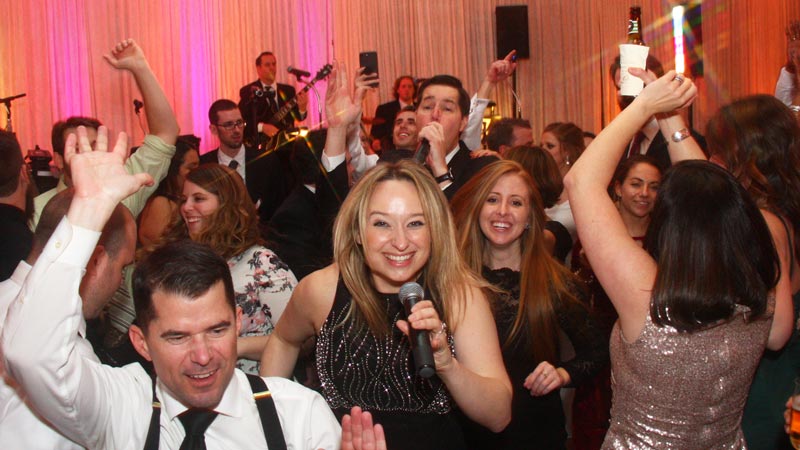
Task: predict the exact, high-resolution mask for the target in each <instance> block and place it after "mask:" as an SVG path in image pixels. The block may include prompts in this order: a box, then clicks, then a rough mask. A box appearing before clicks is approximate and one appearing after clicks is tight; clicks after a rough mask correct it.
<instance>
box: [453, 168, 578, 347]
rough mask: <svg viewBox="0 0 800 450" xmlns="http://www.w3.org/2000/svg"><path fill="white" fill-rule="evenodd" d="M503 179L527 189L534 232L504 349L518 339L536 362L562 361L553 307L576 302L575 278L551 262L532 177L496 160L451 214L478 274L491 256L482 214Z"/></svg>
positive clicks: (523, 240) (528, 237)
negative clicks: (511, 178) (511, 179)
mask: <svg viewBox="0 0 800 450" xmlns="http://www.w3.org/2000/svg"><path fill="white" fill-rule="evenodd" d="M504 176H518V177H520V178H522V180H523V181H524V182H525V184H526V185H527V186H528V193H529V200H530V201H529V203H530V216H529V217H528V223H529V224H530V227H529V228H527V229H525V230H524V231H523V232H522V235H521V236H520V249H521V261H522V263H521V265H520V273H521V276H520V299H519V300H520V301H519V309H518V310H517V315H516V319H515V320H514V325H513V327H512V328H511V332H510V333H509V335H508V338H507V339H506V341H505V342H504V343H503V346H509V345H511V343H512V342H513V341H515V340H516V339H517V338H518V337H525V336H523V333H529V335H528V336H527V337H528V339H523V340H522V341H523V342H527V343H529V345H530V347H531V348H530V351H531V352H532V354H533V357H534V358H535V360H536V361H554V360H556V359H557V358H558V323H557V320H556V314H555V306H554V304H555V302H556V301H558V300H560V301H562V302H567V301H577V300H576V298H575V296H574V294H573V293H572V291H571V288H575V287H576V286H577V283H576V282H575V280H574V278H573V275H572V273H570V272H569V271H568V270H567V269H566V268H565V267H564V266H563V265H561V264H560V263H559V262H558V261H556V260H555V259H553V257H552V256H551V255H550V252H549V251H548V250H547V247H546V245H545V241H544V222H545V215H544V210H543V208H542V200H541V198H540V196H539V192H538V191H537V190H536V187H535V185H534V184H533V180H532V179H531V177H530V175H528V172H527V171H526V170H525V169H524V168H523V167H522V166H521V165H520V164H518V163H516V162H514V161H508V160H505V161H497V162H494V163H492V164H490V165H488V166H486V167H484V168H483V170H481V171H480V172H478V174H477V175H475V176H474V177H472V179H471V180H470V181H469V182H467V184H465V185H464V186H462V187H461V189H460V190H459V191H458V193H457V194H456V196H455V197H454V198H453V201H452V207H453V214H454V216H455V220H456V226H457V227H458V245H459V248H460V249H461V252H462V254H463V255H464V259H465V260H466V262H467V265H469V266H470V267H471V268H472V269H473V270H476V271H480V270H481V267H482V266H483V264H484V255H485V252H486V251H487V245H486V237H485V236H484V234H483V231H481V226H480V220H479V217H480V214H481V209H482V208H483V205H484V204H485V203H486V199H487V198H488V197H489V194H490V193H491V192H492V189H493V188H494V186H495V185H496V184H497V182H498V181H499V180H500V178H502V177H504Z"/></svg>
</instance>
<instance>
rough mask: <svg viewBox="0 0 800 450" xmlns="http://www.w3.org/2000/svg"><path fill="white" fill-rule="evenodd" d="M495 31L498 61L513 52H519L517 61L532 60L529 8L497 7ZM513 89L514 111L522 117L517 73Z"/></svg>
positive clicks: (513, 79) (513, 81)
mask: <svg viewBox="0 0 800 450" xmlns="http://www.w3.org/2000/svg"><path fill="white" fill-rule="evenodd" d="M494 15H495V30H496V32H497V59H502V58H504V57H505V56H506V55H507V54H508V53H509V52H510V51H511V50H516V51H517V59H528V58H530V53H531V50H530V44H529V37H528V6H527V5H512V6H497V7H496V8H495V10H494ZM512 89H513V90H514V98H513V100H512V101H513V110H514V117H515V118H519V117H520V116H521V112H520V107H519V106H518V105H517V97H516V92H517V73H516V72H514V75H512Z"/></svg>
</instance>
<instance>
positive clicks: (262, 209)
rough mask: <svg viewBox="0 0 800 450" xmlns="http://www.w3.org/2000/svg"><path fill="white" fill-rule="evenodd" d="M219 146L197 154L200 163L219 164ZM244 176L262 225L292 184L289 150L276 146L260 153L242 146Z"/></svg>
mask: <svg viewBox="0 0 800 450" xmlns="http://www.w3.org/2000/svg"><path fill="white" fill-rule="evenodd" d="M218 152H219V149H218V148H217V149H214V150H212V151H210V152H208V153H206V154H204V155H201V156H200V163H201V164H206V163H215V164H219V157H218ZM244 152H245V153H244V160H245V166H244V175H245V177H244V178H245V185H246V186H247V193H248V194H250V198H251V199H252V200H253V203H255V204H256V205H257V208H258V216H259V218H260V219H261V224H262V225H265V224H266V223H267V222H268V221H269V219H270V218H271V217H272V215H273V214H274V213H275V211H276V210H277V209H278V207H279V206H281V203H283V200H284V199H286V197H287V196H288V195H289V192H290V191H291V189H292V187H293V186H294V176H293V175H292V171H291V168H290V167H289V156H288V153H289V151H288V150H287V149H284V148H280V149H279V150H277V151H274V152H271V153H268V154H264V155H262V154H261V153H259V151H258V150H256V149H254V148H251V147H247V146H245V148H244Z"/></svg>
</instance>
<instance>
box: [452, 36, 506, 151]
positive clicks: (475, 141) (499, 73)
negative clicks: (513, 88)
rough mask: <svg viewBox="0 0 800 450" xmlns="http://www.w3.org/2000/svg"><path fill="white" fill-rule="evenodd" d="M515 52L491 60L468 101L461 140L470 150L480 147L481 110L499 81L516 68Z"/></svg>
mask: <svg viewBox="0 0 800 450" xmlns="http://www.w3.org/2000/svg"><path fill="white" fill-rule="evenodd" d="M516 53H517V51H516V50H512V51H511V52H510V53H509V54H508V55H506V57H505V58H503V59H498V60H497V61H494V62H492V64H491V65H490V66H489V70H488V71H487V72H486V77H485V78H484V79H483V82H481V85H480V87H479V88H478V92H477V93H476V94H475V96H474V97H472V100H471V101H470V108H469V119H468V120H467V127H466V128H464V131H463V132H462V133H461V140H462V141H464V144H466V146H467V148H469V149H470V150H477V149H479V148H480V147H481V127H482V126H483V112H484V111H485V110H486V107H487V106H488V105H489V95H491V93H492V91H493V90H494V88H495V87H496V86H497V85H498V84H499V83H501V82H503V81H505V80H506V79H507V78H508V77H509V76H511V75H512V74H513V73H514V71H515V70H516V69H517V63H516V62H514V55H516Z"/></svg>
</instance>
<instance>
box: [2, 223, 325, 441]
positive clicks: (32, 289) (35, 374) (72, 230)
mask: <svg viewBox="0 0 800 450" xmlns="http://www.w3.org/2000/svg"><path fill="white" fill-rule="evenodd" d="M99 235H100V234H99V233H97V232H93V231H90V230H86V229H83V228H80V227H76V226H72V225H71V224H70V223H69V222H68V221H67V219H66V218H65V219H63V220H62V222H61V223H60V224H59V226H58V228H57V229H56V230H55V232H54V233H53V236H52V237H51V238H50V241H48V243H47V246H46V247H45V249H44V251H43V252H42V255H41V256H40V257H39V259H38V261H37V262H36V264H35V265H34V267H33V269H32V270H31V272H30V274H29V275H28V277H27V279H26V281H25V284H24V285H23V287H22V290H21V292H20V294H19V296H18V297H17V298H16V300H15V301H14V302H13V303H12V305H11V307H10V308H9V310H8V317H7V319H6V324H5V327H4V328H3V330H2V341H0V342H1V343H2V344H1V345H2V348H4V349H5V360H6V368H7V369H8V372H9V374H10V375H11V376H12V377H14V378H15V379H16V380H19V384H20V386H21V387H22V389H23V390H24V391H25V392H27V394H28V400H29V403H30V404H31V406H32V407H33V408H34V409H35V410H36V411H37V412H39V413H40V414H41V416H42V417H43V418H44V419H46V420H47V421H49V422H50V423H51V424H52V425H53V427H54V428H56V429H57V430H59V431H60V432H61V433H63V434H64V435H65V436H67V437H69V438H70V439H72V440H74V441H75V442H78V443H80V444H81V445H85V446H86V447H89V448H105V449H136V450H139V449H141V448H143V446H144V441H145V438H146V436H147V430H148V427H149V423H150V417H151V415H152V411H153V410H152V380H151V378H150V377H149V376H148V375H147V373H146V372H145V371H144V369H143V368H142V367H141V366H140V365H139V364H130V365H127V366H125V367H121V368H112V367H108V366H104V365H102V364H100V363H99V362H97V361H96V360H95V359H91V358H85V357H83V356H82V355H81V353H80V351H79V350H78V349H79V346H80V345H81V344H79V342H80V341H82V340H83V338H82V337H80V336H79V334H78V329H79V326H80V323H81V322H82V321H83V318H82V313H81V301H80V298H79V296H78V286H79V284H80V280H81V277H82V276H83V272H84V270H83V268H84V267H85V266H86V263H87V261H88V260H89V257H90V256H91V253H92V251H93V250H94V247H95V245H96V244H97V240H98V238H99ZM45 280H46V281H45ZM265 381H266V383H267V386H269V388H270V391H271V392H272V397H273V399H274V400H275V405H276V408H277V411H278V417H279V418H280V422H281V426H282V428H283V432H284V437H285V439H286V443H287V446H288V447H289V448H293V449H317V448H323V449H336V448H339V444H340V435H341V430H340V428H339V424H338V422H337V421H336V418H335V417H334V415H333V413H332V412H331V411H330V409H329V408H328V406H327V404H326V403H325V401H324V400H323V399H322V397H321V396H320V395H319V394H317V393H315V392H313V391H311V390H309V389H306V388H304V387H302V386H300V385H297V384H294V383H292V382H291V381H289V380H285V379H280V378H267V379H265ZM156 392H157V395H158V397H159V399H160V401H161V403H162V405H163V410H162V412H161V415H160V424H161V433H160V448H161V449H178V448H179V447H180V444H181V441H182V440H183V437H184V430H183V426H182V425H181V423H180V420H178V419H177V417H176V416H177V415H178V414H180V413H181V412H183V411H184V410H185V409H186V407H184V406H183V405H182V404H180V403H179V402H178V401H177V400H175V398H174V397H173V396H172V395H171V394H170V392H169V391H168V389H167V388H166V387H165V386H164V385H163V384H162V383H161V382H160V381H159V382H158V383H157V388H156ZM218 410H219V412H220V415H219V416H218V417H217V418H216V420H215V421H214V423H213V424H212V425H211V427H209V429H208V430H207V431H206V443H207V446H208V448H209V449H223V448H224V449H238V448H247V449H266V448H267V445H266V440H265V438H264V434H263V430H262V429H261V421H260V419H259V416H258V410H257V407H256V404H255V401H254V400H253V396H252V393H251V392H250V386H249V383H248V382H247V380H246V375H244V373H242V372H241V371H239V370H236V371H235V376H234V377H233V378H232V379H231V382H230V384H229V385H228V387H227V388H226V390H225V392H224V394H223V397H222V400H221V402H220V404H219V405H218ZM4 448H5V446H4Z"/></svg>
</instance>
